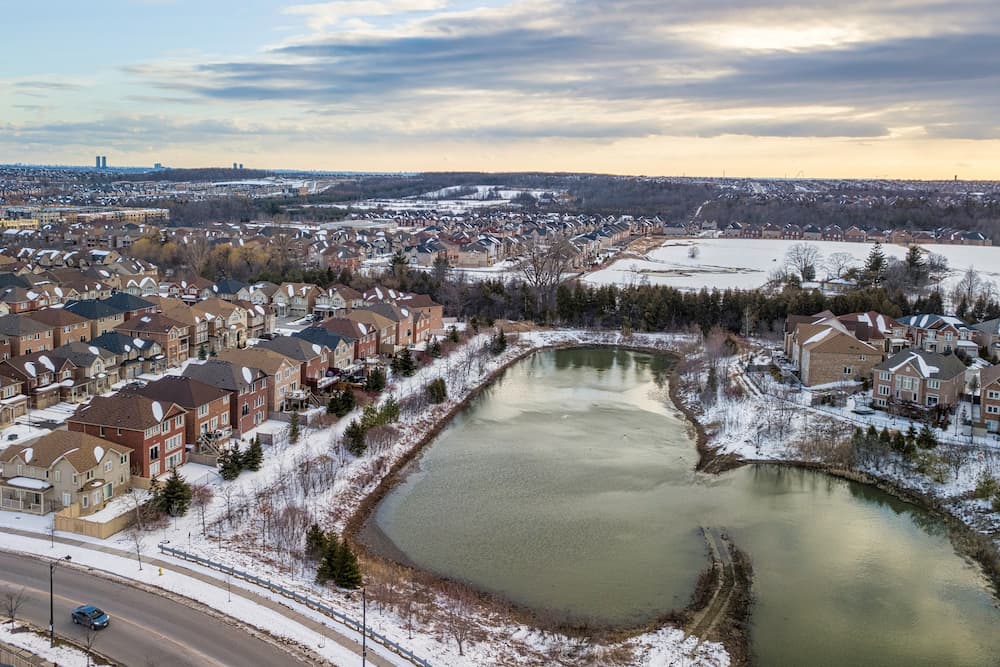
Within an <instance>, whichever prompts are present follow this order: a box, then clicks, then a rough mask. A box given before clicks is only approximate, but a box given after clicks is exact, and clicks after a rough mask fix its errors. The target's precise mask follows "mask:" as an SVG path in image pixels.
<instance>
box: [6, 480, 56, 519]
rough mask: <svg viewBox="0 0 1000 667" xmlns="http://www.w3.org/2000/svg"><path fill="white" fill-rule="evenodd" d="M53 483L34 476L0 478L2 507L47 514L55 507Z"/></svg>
mask: <svg viewBox="0 0 1000 667" xmlns="http://www.w3.org/2000/svg"><path fill="white" fill-rule="evenodd" d="M52 493H53V491H52V485H51V484H49V483H48V482H46V481H44V480H40V479H34V478H32V477H11V478H9V479H0V509H5V510H9V511H13V512H28V513H30V514H46V513H48V512H51V511H52V509H53V507H52V506H53V503H54V500H53V498H52Z"/></svg>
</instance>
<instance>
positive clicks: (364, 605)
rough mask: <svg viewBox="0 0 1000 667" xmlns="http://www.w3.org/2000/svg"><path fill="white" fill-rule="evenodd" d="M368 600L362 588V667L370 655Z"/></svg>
mask: <svg viewBox="0 0 1000 667" xmlns="http://www.w3.org/2000/svg"><path fill="white" fill-rule="evenodd" d="M367 638H368V599H367V598H366V597H365V589H364V587H363V586H362V587H361V667H365V657H366V656H367V655H368V644H367Z"/></svg>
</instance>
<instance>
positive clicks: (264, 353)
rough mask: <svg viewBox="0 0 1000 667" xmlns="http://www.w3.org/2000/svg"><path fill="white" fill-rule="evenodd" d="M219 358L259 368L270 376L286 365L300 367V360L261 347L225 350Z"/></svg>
mask: <svg viewBox="0 0 1000 667" xmlns="http://www.w3.org/2000/svg"><path fill="white" fill-rule="evenodd" d="M217 358H218V359H221V360H222V361H231V362H233V363H235V364H240V365H242V366H249V367H251V368H259V369H260V370H262V371H264V372H265V373H267V374H268V375H274V374H275V373H277V372H278V371H279V370H280V369H281V367H282V366H283V365H285V364H290V365H291V366H293V367H295V368H298V367H299V365H300V362H299V360H298V359H290V358H288V357H287V356H285V355H284V354H281V353H279V352H275V351H273V350H266V349H263V348H260V347H248V348H245V349H242V350H225V351H224V352H221V353H220V354H219V356H218V357H217Z"/></svg>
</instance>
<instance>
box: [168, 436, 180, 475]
mask: <svg viewBox="0 0 1000 667" xmlns="http://www.w3.org/2000/svg"><path fill="white" fill-rule="evenodd" d="M183 444H184V442H183V439H182V436H181V435H180V434H178V435H175V436H173V437H171V438H167V441H166V443H164V449H166V450H167V451H168V452H169V451H170V450H172V449H177V448H178V447H180V446H181V445H183ZM167 467H168V468H171V467H173V466H170V465H168V466H167Z"/></svg>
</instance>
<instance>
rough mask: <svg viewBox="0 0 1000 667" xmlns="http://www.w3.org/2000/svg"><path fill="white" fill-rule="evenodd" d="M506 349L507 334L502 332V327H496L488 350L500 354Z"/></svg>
mask: <svg viewBox="0 0 1000 667" xmlns="http://www.w3.org/2000/svg"><path fill="white" fill-rule="evenodd" d="M506 349H507V334H506V333H504V330H503V329H497V333H496V335H495V336H493V338H492V339H490V352H492V353H493V354H501V353H502V352H503V351H504V350H506Z"/></svg>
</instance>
